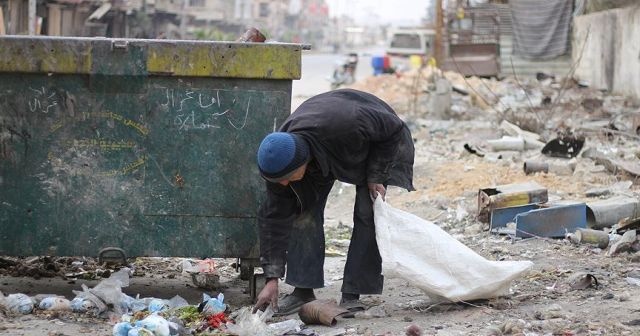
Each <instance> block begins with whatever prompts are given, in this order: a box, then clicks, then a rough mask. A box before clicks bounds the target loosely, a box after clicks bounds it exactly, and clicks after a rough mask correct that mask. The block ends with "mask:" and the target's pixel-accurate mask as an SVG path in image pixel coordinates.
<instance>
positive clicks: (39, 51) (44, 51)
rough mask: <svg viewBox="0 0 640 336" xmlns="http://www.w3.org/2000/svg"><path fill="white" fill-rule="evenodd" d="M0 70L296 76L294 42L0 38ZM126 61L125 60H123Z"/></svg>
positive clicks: (299, 50) (297, 52)
mask: <svg viewBox="0 0 640 336" xmlns="http://www.w3.org/2000/svg"><path fill="white" fill-rule="evenodd" d="M0 45H1V46H2V48H0V72H24V73H60V74H89V75H91V74H101V75H122V76H140V75H152V76H191V77H225V78H255V79H300V74H301V64H300V63H301V56H302V50H303V49H307V48H308V47H307V46H305V45H302V44H293V43H237V42H218V41H197V40H196V41H191V40H142V39H113V38H100V37H99V38H86V37H53V36H29V37H25V36H10V35H7V36H1V37H0ZM123 63H126V64H123Z"/></svg>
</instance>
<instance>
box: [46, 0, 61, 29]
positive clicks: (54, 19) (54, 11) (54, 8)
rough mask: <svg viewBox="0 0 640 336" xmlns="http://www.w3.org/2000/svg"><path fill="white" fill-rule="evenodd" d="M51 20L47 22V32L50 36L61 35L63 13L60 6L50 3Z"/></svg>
mask: <svg viewBox="0 0 640 336" xmlns="http://www.w3.org/2000/svg"><path fill="white" fill-rule="evenodd" d="M48 6H49V20H47V21H48V23H47V34H48V35H50V36H60V25H61V22H60V20H61V19H62V18H61V14H60V6H59V5H56V4H49V5H48Z"/></svg>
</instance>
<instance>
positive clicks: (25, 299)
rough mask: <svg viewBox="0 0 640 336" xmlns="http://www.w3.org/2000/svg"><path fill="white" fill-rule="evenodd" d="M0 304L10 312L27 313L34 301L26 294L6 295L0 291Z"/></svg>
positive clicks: (29, 311) (31, 308)
mask: <svg viewBox="0 0 640 336" xmlns="http://www.w3.org/2000/svg"><path fill="white" fill-rule="evenodd" d="M0 306H3V307H4V308H5V309H6V310H7V311H9V313H12V314H29V313H31V311H32V310H33V307H34V302H33V300H32V299H31V298H30V297H29V296H28V295H26V294H22V293H16V294H9V295H7V296H6V297H5V296H4V295H2V292H0Z"/></svg>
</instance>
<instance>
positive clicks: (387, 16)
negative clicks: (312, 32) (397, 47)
mask: <svg viewBox="0 0 640 336" xmlns="http://www.w3.org/2000/svg"><path fill="white" fill-rule="evenodd" d="M327 3H328V5H329V14H330V15H331V16H339V15H340V14H344V13H349V14H350V15H351V16H352V17H355V18H356V19H357V20H358V21H360V23H363V22H368V21H370V20H371V19H373V18H372V16H373V15H371V14H374V15H375V16H378V17H379V20H380V23H393V24H395V25H415V24H418V23H420V19H421V18H422V17H424V16H425V13H426V8H427V7H428V6H429V4H430V3H431V0H327Z"/></svg>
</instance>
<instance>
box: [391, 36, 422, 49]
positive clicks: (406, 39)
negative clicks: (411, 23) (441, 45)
mask: <svg viewBox="0 0 640 336" xmlns="http://www.w3.org/2000/svg"><path fill="white" fill-rule="evenodd" d="M421 47H422V46H421V45H420V35H418V34H395V35H393V39H392V40H391V48H407V49H420V48H421Z"/></svg>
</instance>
